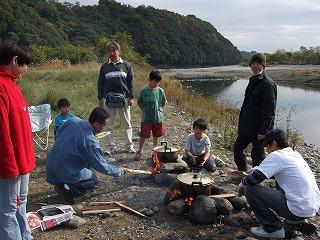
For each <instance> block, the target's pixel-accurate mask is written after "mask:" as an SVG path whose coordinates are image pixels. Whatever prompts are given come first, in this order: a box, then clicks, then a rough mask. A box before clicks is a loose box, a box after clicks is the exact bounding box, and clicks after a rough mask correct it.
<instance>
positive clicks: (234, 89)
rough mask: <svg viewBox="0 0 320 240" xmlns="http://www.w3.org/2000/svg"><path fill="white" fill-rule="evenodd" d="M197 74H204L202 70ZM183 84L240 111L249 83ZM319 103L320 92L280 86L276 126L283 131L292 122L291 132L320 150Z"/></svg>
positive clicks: (206, 81) (208, 81) (204, 81)
mask: <svg viewBox="0 0 320 240" xmlns="http://www.w3.org/2000/svg"><path fill="white" fill-rule="evenodd" d="M198 71H199V72H201V71H200V70H199V69H198ZM199 76H201V74H199ZM195 79H196V80H195ZM182 84H184V85H186V86H189V87H192V88H193V89H194V90H196V91H199V92H201V93H203V94H205V95H207V96H209V97H212V98H213V99H215V100H217V101H225V100H228V101H231V102H232V104H233V106H235V107H237V108H240V107H241V105H242V101H243V99H244V92H245V88H246V86H247V84H248V80H246V79H240V80H221V79H220V80H217V79H210V78H204V79H202V80H199V79H198V78H197V77H195V78H194V76H193V77H192V78H190V79H186V78H184V80H182ZM319 103H320V91H319V90H313V89H310V88H309V89H305V88H302V87H300V86H298V87H292V86H284V85H281V84H278V101H277V114H276V125H277V126H278V127H282V128H284V127H285V126H286V125H287V123H289V126H290V128H291V129H295V130H298V131H299V132H300V133H301V134H302V137H303V139H304V141H305V142H306V143H308V144H315V145H316V146H317V147H320V131H319V129H318V127H319V122H318V121H320V108H319Z"/></svg>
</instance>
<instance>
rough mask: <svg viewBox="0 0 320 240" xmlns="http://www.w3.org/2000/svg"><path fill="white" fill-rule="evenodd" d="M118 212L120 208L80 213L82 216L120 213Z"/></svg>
mask: <svg viewBox="0 0 320 240" xmlns="http://www.w3.org/2000/svg"><path fill="white" fill-rule="evenodd" d="M120 211H121V208H112V209H105V210H88V211H82V215H89V214H99V213H112V212H120Z"/></svg>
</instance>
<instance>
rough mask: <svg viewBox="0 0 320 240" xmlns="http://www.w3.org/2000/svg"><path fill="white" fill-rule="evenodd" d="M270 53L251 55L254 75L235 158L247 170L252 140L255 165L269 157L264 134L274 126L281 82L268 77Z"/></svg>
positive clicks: (246, 99) (244, 106)
mask: <svg viewBox="0 0 320 240" xmlns="http://www.w3.org/2000/svg"><path fill="white" fill-rule="evenodd" d="M265 67H266V56H265V55H264V54H262V53H256V54H254V55H253V56H252V57H251V60H250V68H251V71H252V73H253V76H252V77H251V78H250V79H249V84H248V86H247V88H246V91H245V98H244V100H243V104H242V107H241V111H240V115H239V123H238V137H237V140H236V142H235V144H234V160H235V163H236V164H237V168H238V170H239V171H246V170H247V159H246V155H245V154H244V152H243V151H244V149H246V148H247V146H248V145H249V144H250V143H252V150H251V158H252V164H253V166H258V165H259V164H260V163H261V162H262V160H263V159H264V158H265V152H264V147H263V141H262V139H263V138H264V135H265V134H266V132H268V131H269V130H271V129H272V128H273V124H274V118H275V111H276V103H277V85H276V84H275V82H274V81H273V80H272V79H271V78H270V77H268V76H267V75H266V74H265V72H264V69H265Z"/></svg>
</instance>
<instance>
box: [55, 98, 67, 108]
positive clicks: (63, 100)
mask: <svg viewBox="0 0 320 240" xmlns="http://www.w3.org/2000/svg"><path fill="white" fill-rule="evenodd" d="M57 105H58V108H62V107H66V106H68V107H70V102H69V100H68V99H66V98H60V99H59V100H58V102H57Z"/></svg>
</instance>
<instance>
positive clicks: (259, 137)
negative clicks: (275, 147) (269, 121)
mask: <svg viewBox="0 0 320 240" xmlns="http://www.w3.org/2000/svg"><path fill="white" fill-rule="evenodd" d="M264 137H265V135H263V134H258V136H257V139H258V141H260V140H262V139H264Z"/></svg>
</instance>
